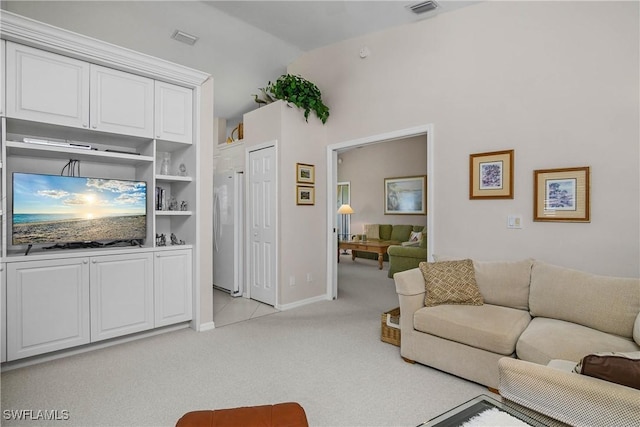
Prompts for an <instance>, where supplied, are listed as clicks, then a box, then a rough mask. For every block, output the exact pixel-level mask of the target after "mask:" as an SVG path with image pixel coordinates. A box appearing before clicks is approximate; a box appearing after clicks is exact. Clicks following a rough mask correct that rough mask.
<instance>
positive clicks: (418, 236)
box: [409, 231, 422, 242]
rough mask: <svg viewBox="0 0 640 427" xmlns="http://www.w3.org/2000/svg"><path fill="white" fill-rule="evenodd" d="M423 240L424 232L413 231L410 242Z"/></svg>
mask: <svg viewBox="0 0 640 427" xmlns="http://www.w3.org/2000/svg"><path fill="white" fill-rule="evenodd" d="M421 240H422V231H412V232H411V235H410V236H409V241H410V242H419V241H421Z"/></svg>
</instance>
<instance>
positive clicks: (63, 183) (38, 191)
mask: <svg viewBox="0 0 640 427" xmlns="http://www.w3.org/2000/svg"><path fill="white" fill-rule="evenodd" d="M12 188H13V215H12V218H13V219H12V244H13V245H29V244H31V245H33V244H43V245H45V244H54V245H61V244H72V243H99V244H105V243H114V242H120V241H130V242H138V243H140V244H141V243H142V242H143V241H144V239H145V238H146V235H147V183H146V182H144V181H127V180H119V179H104V178H86V177H78V176H61V175H44V174H34V173H19V172H14V173H13V184H12Z"/></svg>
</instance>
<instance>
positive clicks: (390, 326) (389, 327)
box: [380, 307, 400, 347]
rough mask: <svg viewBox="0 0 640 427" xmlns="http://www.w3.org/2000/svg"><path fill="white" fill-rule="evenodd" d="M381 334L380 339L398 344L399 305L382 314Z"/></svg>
mask: <svg viewBox="0 0 640 427" xmlns="http://www.w3.org/2000/svg"><path fill="white" fill-rule="evenodd" d="M381 320H382V334H381V336H380V339H381V340H382V341H384V342H387V343H389V344H393V345H397V346H398V347H399V346H400V307H398V308H394V309H393V310H390V311H387V312H386V313H383V314H382V318H381Z"/></svg>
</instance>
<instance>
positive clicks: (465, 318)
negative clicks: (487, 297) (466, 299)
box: [413, 304, 531, 356]
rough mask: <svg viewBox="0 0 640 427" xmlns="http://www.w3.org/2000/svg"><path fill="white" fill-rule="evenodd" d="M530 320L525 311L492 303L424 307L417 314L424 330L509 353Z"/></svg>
mask: <svg viewBox="0 0 640 427" xmlns="http://www.w3.org/2000/svg"><path fill="white" fill-rule="evenodd" d="M530 320H531V317H530V316H529V313H528V312H527V311H525V310H516V309H514V308H508V307H501V306H498V305H490V304H484V305H480V306H470V305H439V306H437V307H423V308H421V309H419V310H418V311H416V312H415V314H414V316H413V324H414V328H415V329H416V330H418V331H420V332H425V333H427V334H431V335H435V336H438V337H440V338H444V339H447V340H450V341H455V342H458V343H461V344H466V345H469V346H472V347H476V348H480V349H483V350H487V351H491V352H493V353H498V354H504V355H507V356H508V355H511V354H513V352H514V351H515V349H516V342H517V340H518V337H519V336H520V334H522V331H524V330H525V328H526V327H527V325H528V324H529V321H530Z"/></svg>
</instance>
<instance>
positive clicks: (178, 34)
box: [171, 30, 198, 46]
mask: <svg viewBox="0 0 640 427" xmlns="http://www.w3.org/2000/svg"><path fill="white" fill-rule="evenodd" d="M171 38H172V39H175V40H178V41H179V42H182V43H185V44H188V45H190V46H193V45H194V44H195V43H196V42H197V41H198V38H197V37H196V36H192V35H191V34H188V33H185V32H184V31H180V30H175V31H174V32H173V35H172V36H171Z"/></svg>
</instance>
